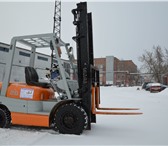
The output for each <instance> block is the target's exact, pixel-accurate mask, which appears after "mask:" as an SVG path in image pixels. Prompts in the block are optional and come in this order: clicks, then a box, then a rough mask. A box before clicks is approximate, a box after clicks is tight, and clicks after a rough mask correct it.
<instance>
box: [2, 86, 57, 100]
mask: <svg viewBox="0 0 168 146" xmlns="http://www.w3.org/2000/svg"><path fill="white" fill-rule="evenodd" d="M1 87H2V83H0V89H1ZM54 95H55V93H54V91H53V89H51V88H42V87H37V86H29V85H27V84H25V83H10V84H9V86H8V89H7V94H6V96H7V97H10V98H19V99H24V100H48V99H52V98H54Z"/></svg>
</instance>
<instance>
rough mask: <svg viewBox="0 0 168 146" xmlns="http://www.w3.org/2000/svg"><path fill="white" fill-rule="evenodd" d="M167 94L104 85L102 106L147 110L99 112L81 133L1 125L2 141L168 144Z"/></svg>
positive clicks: (20, 142)
mask: <svg viewBox="0 0 168 146" xmlns="http://www.w3.org/2000/svg"><path fill="white" fill-rule="evenodd" d="M137 88H139V89H140V90H137ZM167 95H168V89H165V90H163V91H162V92H159V93H150V92H148V91H145V90H141V87H112V86H111V87H101V107H136V108H140V111H139V112H143V114H142V115H132V116H130V115H129V116H128V115H124V116H121V115H120V116H116V115H97V123H96V124H92V130H86V131H84V132H83V134H81V135H63V134H59V133H58V132H55V131H53V130H52V129H47V128H37V127H36V128H34V127H20V126H12V127H11V128H10V129H0V145H168V138H167V135H168V124H167V123H168V96H167ZM136 112H137V111H136Z"/></svg>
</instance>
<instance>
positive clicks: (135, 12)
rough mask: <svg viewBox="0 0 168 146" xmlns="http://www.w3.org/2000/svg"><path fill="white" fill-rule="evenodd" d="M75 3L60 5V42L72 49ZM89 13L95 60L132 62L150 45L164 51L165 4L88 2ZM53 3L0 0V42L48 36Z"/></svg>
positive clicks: (166, 42)
mask: <svg viewBox="0 0 168 146" xmlns="http://www.w3.org/2000/svg"><path fill="white" fill-rule="evenodd" d="M74 8H76V2H62V12H61V16H62V22H61V23H62V24H61V38H62V40H63V41H65V42H69V43H70V44H71V45H72V46H73V47H74V48H75V47H76V45H75V42H74V41H73V40H72V37H73V36H74V35H75V26H74V25H73V24H72V21H73V15H72V13H71V10H72V9H74ZM88 12H92V17H93V18H92V19H93V37H94V53H95V57H105V56H111V55H112V56H115V57H117V58H118V59H123V60H127V59H128V60H133V62H134V63H135V64H136V65H137V66H138V67H140V65H141V63H140V62H139V61H138V57H139V56H140V55H142V53H143V52H144V50H145V49H148V50H151V49H152V47H153V45H155V46H157V45H160V46H161V47H162V48H168V2H144V1H141V2H121V1H120V2H113V1H111V2H110V1H109V2H96V1H95V2H88ZM53 14H54V0H53V1H51V0H50V2H11V1H9V2H2V1H1V0H0V42H4V43H10V40H11V38H12V37H13V36H20V35H30V34H40V33H51V32H52V30H53Z"/></svg>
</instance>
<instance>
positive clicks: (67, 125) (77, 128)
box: [54, 103, 88, 135]
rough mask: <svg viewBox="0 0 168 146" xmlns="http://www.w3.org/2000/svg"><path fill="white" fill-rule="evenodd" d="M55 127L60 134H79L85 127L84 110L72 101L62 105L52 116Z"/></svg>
mask: <svg viewBox="0 0 168 146" xmlns="http://www.w3.org/2000/svg"><path fill="white" fill-rule="evenodd" d="M54 123H55V129H57V130H58V131H59V133H62V134H77V135H79V134H81V133H82V132H83V130H84V129H85V128H86V127H87V124H88V117H87V114H86V112H85V110H84V109H83V108H82V107H81V106H78V105H76V104H74V103H69V104H65V105H62V106H61V107H60V108H59V109H58V110H57V112H56V114H55V117H54Z"/></svg>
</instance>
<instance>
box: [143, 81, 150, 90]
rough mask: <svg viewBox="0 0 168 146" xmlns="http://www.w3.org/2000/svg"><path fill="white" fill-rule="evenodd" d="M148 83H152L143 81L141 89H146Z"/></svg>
mask: <svg viewBox="0 0 168 146" xmlns="http://www.w3.org/2000/svg"><path fill="white" fill-rule="evenodd" d="M149 83H152V82H144V83H143V84H142V89H145V90H146V87H147V85H148V84H149Z"/></svg>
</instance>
